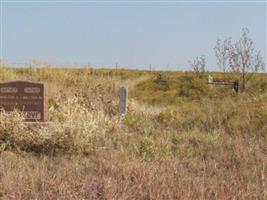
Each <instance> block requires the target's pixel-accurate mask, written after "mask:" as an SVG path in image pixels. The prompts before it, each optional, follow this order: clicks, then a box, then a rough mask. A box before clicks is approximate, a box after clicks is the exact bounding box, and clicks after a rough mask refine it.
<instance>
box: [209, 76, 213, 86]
mask: <svg viewBox="0 0 267 200" xmlns="http://www.w3.org/2000/svg"><path fill="white" fill-rule="evenodd" d="M208 83H210V84H211V83H213V77H212V76H211V75H209V77H208Z"/></svg>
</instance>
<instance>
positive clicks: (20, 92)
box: [0, 81, 48, 122]
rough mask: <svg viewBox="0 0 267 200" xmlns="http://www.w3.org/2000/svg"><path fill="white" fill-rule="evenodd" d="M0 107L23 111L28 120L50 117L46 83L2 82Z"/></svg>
mask: <svg viewBox="0 0 267 200" xmlns="http://www.w3.org/2000/svg"><path fill="white" fill-rule="evenodd" d="M0 107H1V108H3V109H4V110H5V111H6V112H11V111H13V110H19V111H22V113H23V114H24V117H25V120H26V121H28V122H36V121H46V120H47V119H48V102H47V88H46V85H45V84H44V83H38V82H30V81H13V82H6V83H0Z"/></svg>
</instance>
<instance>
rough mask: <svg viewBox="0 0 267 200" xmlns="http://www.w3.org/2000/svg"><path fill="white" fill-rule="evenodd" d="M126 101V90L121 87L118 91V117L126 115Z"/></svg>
mask: <svg viewBox="0 0 267 200" xmlns="http://www.w3.org/2000/svg"><path fill="white" fill-rule="evenodd" d="M127 101H128V89H127V87H125V86H121V87H120V90H119V113H120V116H124V115H126V114H127V103H128V102H127Z"/></svg>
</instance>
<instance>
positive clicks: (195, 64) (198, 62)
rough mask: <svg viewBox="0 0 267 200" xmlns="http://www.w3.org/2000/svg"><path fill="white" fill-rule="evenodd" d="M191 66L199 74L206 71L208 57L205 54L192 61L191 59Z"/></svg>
mask: <svg viewBox="0 0 267 200" xmlns="http://www.w3.org/2000/svg"><path fill="white" fill-rule="evenodd" d="M189 63H190V65H191V68H192V69H193V71H194V72H195V73H196V75H197V76H200V74H202V73H204V72H205V68H206V58H205V56H200V57H196V58H195V59H194V60H193V61H192V62H191V61H189Z"/></svg>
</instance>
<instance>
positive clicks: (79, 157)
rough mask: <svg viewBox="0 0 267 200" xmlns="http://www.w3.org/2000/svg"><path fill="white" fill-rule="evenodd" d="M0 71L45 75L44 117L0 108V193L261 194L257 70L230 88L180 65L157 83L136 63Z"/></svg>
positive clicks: (261, 104) (7, 75)
mask: <svg viewBox="0 0 267 200" xmlns="http://www.w3.org/2000/svg"><path fill="white" fill-rule="evenodd" d="M0 72H1V73H0V74H1V76H0V80H1V81H8V80H16V79H20V80H21V79H22V80H36V81H44V82H47V83H48V86H49V98H50V100H49V107H50V108H49V114H50V122H49V123H48V124H46V125H45V126H33V125H27V124H25V123H23V118H22V117H21V115H20V113H19V112H14V113H12V114H11V115H10V114H9V115H8V114H6V113H5V112H1V113H0V199H114V200H115V199H116V200H117V199H267V189H266V188H267V185H266V184H267V103H266V102H267V93H266V91H265V86H264V81H266V76H264V75H259V76H258V77H256V78H255V79H254V80H253V82H251V87H250V89H253V88H254V89H253V91H254V93H253V95H252V94H251V93H250V92H248V93H244V94H240V95H235V94H233V93H232V92H229V91H228V90H227V89H223V88H219V89H215V88H208V89H207V88H206V85H205V84H204V82H203V80H193V79H192V78H190V76H192V75H190V74H185V73H170V74H168V77H167V80H169V82H167V83H166V84H168V87H165V86H164V87H163V86H162V85H160V86H157V85H154V82H153V80H152V79H150V78H151V77H153V76H154V75H153V74H150V73H148V72H138V71H127V70H122V71H111V70H104V69H103V70H93V69H80V70H75V69H55V68H42V69H37V68H32V69H10V68H0ZM215 76H220V74H215ZM176 80H178V81H176ZM120 84H127V85H128V86H129V88H130V91H129V93H130V100H129V113H128V114H127V115H126V117H125V118H120V117H118V106H117V105H118V94H117V92H118V88H119V85H120ZM197 84H198V85H197ZM203 88H204V89H203ZM204 90H205V92H204V93H200V92H199V91H204ZM147 91H150V92H149V93H148V95H147V96H146V97H145V98H142V95H144V94H147V93H145V92H147ZM174 94H175V95H174ZM153 98H154V100H153Z"/></svg>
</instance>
